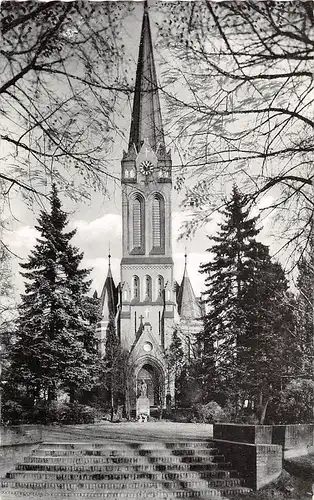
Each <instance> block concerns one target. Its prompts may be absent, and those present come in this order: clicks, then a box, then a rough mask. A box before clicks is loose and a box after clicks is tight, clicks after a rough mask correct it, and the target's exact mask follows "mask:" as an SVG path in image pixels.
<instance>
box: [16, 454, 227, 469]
mask: <svg viewBox="0 0 314 500" xmlns="http://www.w3.org/2000/svg"><path fill="white" fill-rule="evenodd" d="M24 462H27V463H30V464H31V463H32V464H36V463H37V464H45V463H49V464H69V465H71V464H109V465H115V464H126V465H127V464H134V465H136V464H138V465H139V464H148V463H151V464H155V463H160V464H180V463H183V462H182V461H181V460H180V457H174V456H172V455H170V456H164V457H151V456H142V457H140V456H138V455H134V456H132V457H129V456H125V457H121V456H98V455H96V456H95V455H94V456H93V455H79V456H76V455H72V456H67V455H66V456H61V457H60V456H55V455H49V456H35V455H31V456H29V457H25V459H24ZM203 462H205V460H204V461H203ZM191 463H192V462H191ZM198 463H199V462H198ZM208 464H211V467H212V468H215V467H217V466H218V462H212V461H211V462H208ZM187 466H188V464H187Z"/></svg>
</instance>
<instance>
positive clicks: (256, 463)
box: [214, 426, 282, 490]
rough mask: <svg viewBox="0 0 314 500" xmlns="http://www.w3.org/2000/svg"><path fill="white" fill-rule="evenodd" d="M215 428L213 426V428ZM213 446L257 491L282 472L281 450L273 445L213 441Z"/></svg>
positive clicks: (248, 484)
mask: <svg viewBox="0 0 314 500" xmlns="http://www.w3.org/2000/svg"><path fill="white" fill-rule="evenodd" d="M214 427H215V426H214ZM214 441H215V445H216V446H217V448H218V449H219V451H220V452H221V453H223V454H224V455H225V457H226V460H227V461H229V462H231V463H232V466H233V468H234V469H235V470H237V471H238V472H239V473H240V474H241V476H243V477H244V478H245V479H246V484H247V486H249V487H251V488H253V489H254V490H259V489H260V488H262V487H263V486H265V485H266V484H268V483H270V482H271V481H274V480H275V479H277V478H278V477H279V476H280V474H281V471H282V448H281V446H279V445H273V444H253V443H240V442H234V441H224V440H220V439H214Z"/></svg>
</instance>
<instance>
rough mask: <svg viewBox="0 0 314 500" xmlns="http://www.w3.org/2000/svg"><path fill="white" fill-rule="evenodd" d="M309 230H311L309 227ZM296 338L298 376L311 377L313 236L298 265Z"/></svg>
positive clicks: (312, 354)
mask: <svg viewBox="0 0 314 500" xmlns="http://www.w3.org/2000/svg"><path fill="white" fill-rule="evenodd" d="M311 232H313V230H312V229H311ZM298 271H299V275H298V279H297V290H298V294H297V301H296V315H297V338H298V345H299V349H300V353H299V357H298V359H299V363H300V365H299V372H300V376H303V377H308V378H312V379H313V360H314V237H313V235H312V236H311V237H310V238H309V245H308V248H307V251H306V252H305V253H304V254H303V256H302V258H301V259H300V262H299V265H298Z"/></svg>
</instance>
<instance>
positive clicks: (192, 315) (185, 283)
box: [177, 250, 201, 320]
mask: <svg viewBox="0 0 314 500" xmlns="http://www.w3.org/2000/svg"><path fill="white" fill-rule="evenodd" d="M187 258H188V256H187V252H186V250H185V254H184V272H183V278H182V282H181V285H180V288H179V293H178V297H177V303H178V313H179V314H180V317H181V318H182V319H188V320H193V319H199V318H200V317H201V307H200V304H199V301H198V300H197V298H196V297H195V293H194V290H193V287H192V284H191V281H190V278H189V275H188V269H187Z"/></svg>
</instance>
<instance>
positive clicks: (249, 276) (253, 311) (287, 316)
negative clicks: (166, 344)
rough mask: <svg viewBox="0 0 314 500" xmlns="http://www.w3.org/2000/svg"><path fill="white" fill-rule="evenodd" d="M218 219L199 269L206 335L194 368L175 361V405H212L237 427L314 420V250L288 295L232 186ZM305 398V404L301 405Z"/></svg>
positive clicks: (284, 281)
mask: <svg viewBox="0 0 314 500" xmlns="http://www.w3.org/2000/svg"><path fill="white" fill-rule="evenodd" d="M221 216H222V222H221V223H220V224H219V229H218V233H217V235H216V236H213V237H211V238H210V241H211V246H210V248H209V249H208V251H209V252H210V260H209V262H207V263H204V264H202V265H201V268H200V272H201V273H202V274H203V275H204V278H205V292H204V295H203V303H204V305H205V308H206V312H205V314H204V316H203V318H202V323H203V327H202V328H200V332H199V333H198V334H197V335H196V339H195V346H194V350H193V352H194V356H193V359H192V361H190V362H188V361H187V360H186V359H185V358H184V356H183V355H182V356H181V357H180V363H181V364H180V366H181V370H180V373H179V377H178V383H179V384H180V385H181V387H182V388H184V387H185V388H188V389H187V390H185V391H184V394H183V395H182V397H181V399H180V403H181V404H188V405H191V403H192V404H193V403H199V404H203V405H206V404H209V403H211V402H215V403H217V404H219V405H220V406H221V407H223V408H226V410H227V412H228V413H229V414H230V415H231V418H232V419H233V420H235V421H237V420H240V421H241V419H242V420H243V419H244V420H245V419H249V420H251V421H252V422H253V421H256V422H259V423H263V422H265V419H266V420H267V421H268V422H272V421H274V422H278V423H279V422H280V421H283V422H284V421H287V419H289V418H291V419H292V421H293V419H295V418H296V419H299V420H300V419H301V421H304V420H307V419H312V406H311V405H312V402H313V401H314V399H313V396H314V392H313V388H314V384H313V375H312V373H313V254H314V252H313V250H314V248H313V243H311V251H310V252H308V254H304V255H303V258H302V259H301V261H300V264H299V274H298V280H297V289H296V290H295V292H294V293H292V291H291V290H290V289H289V284H288V280H287V277H286V275H285V272H284V270H283V268H282V265H281V264H280V263H279V262H276V261H275V260H274V259H272V258H271V256H270V252H269V248H268V246H266V245H265V244H263V243H262V242H261V241H259V236H260V232H261V227H260V226H259V225H258V217H254V216H252V215H251V213H250V211H249V210H248V209H247V206H246V197H245V195H243V194H242V193H241V192H240V190H239V189H238V188H237V186H234V187H233V191H232V194H231V196H230V197H229V199H228V200H226V204H225V209H223V210H222V211H221ZM310 241H311V242H312V237H311V238H310ZM191 394H192V395H193V396H192V399H191ZM305 394H306V395H307V398H308V401H307V403H306V404H304V405H300V404H299V403H298V398H299V400H302V395H303V396H304V395H305ZM187 395H188V397H187ZM287 401H290V406H291V408H289V411H288V410H287V406H286V405H287ZM292 401H294V405H293V404H292ZM301 406H302V408H303V409H301ZM296 412H297V413H298V415H297V416H296Z"/></svg>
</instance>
